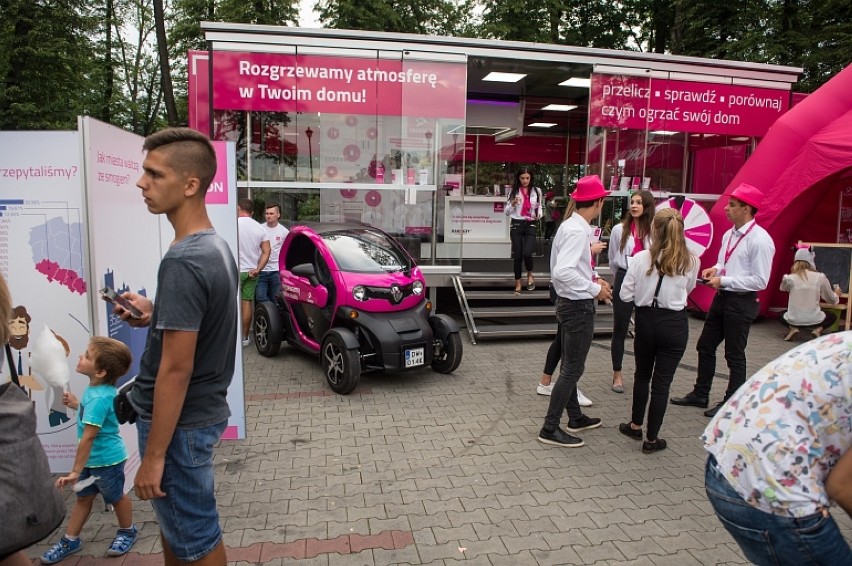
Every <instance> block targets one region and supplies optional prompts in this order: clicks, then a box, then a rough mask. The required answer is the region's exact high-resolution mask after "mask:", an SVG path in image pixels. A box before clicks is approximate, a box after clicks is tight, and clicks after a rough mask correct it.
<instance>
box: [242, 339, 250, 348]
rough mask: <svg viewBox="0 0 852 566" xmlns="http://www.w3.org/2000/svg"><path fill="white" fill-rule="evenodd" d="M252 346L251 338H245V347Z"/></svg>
mask: <svg viewBox="0 0 852 566" xmlns="http://www.w3.org/2000/svg"><path fill="white" fill-rule="evenodd" d="M246 346H251V338H243V348H245V347H246Z"/></svg>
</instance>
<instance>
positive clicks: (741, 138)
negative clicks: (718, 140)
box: [731, 136, 749, 141]
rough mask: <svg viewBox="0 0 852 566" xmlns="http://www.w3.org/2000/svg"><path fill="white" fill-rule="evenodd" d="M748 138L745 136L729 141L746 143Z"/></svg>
mask: <svg viewBox="0 0 852 566" xmlns="http://www.w3.org/2000/svg"><path fill="white" fill-rule="evenodd" d="M748 140H749V138H748V137H747V136H739V137H736V138H731V141H748Z"/></svg>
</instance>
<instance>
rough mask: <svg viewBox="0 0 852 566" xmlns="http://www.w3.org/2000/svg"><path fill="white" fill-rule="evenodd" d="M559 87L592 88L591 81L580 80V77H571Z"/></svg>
mask: <svg viewBox="0 0 852 566" xmlns="http://www.w3.org/2000/svg"><path fill="white" fill-rule="evenodd" d="M559 86H576V87H580V88H589V87H591V86H592V79H581V78H580V77H571V78H570V79H568V80H567V81H562V82H561V83H559Z"/></svg>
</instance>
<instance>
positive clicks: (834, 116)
mask: <svg viewBox="0 0 852 566" xmlns="http://www.w3.org/2000/svg"><path fill="white" fill-rule="evenodd" d="M740 183H748V184H750V185H754V186H755V187H758V188H759V189H762V190H763V192H764V193H765V194H766V198H765V199H764V202H763V205H762V206H761V208H760V209H759V210H758V212H757V222H758V223H759V224H760V225H761V226H763V227H764V228H766V230H767V231H768V232H769V234H770V235H771V236H772V239H773V240H774V241H775V259H774V261H773V263H772V276H771V278H770V280H769V286H768V287H767V289H766V290H765V291H764V292H763V293H761V295H760V302H761V307H760V314H761V315H763V314H765V313H766V311H767V309H769V307H771V306H780V307H786V305H787V294H786V293H781V292H780V291H779V290H778V287H779V285H780V280H781V276H782V275H784V274H785V273H788V272H789V269H790V266H791V265H792V264H793V252H792V250H791V247H792V245H793V244H794V243H795V242H797V241H798V240H803V241H811V242H836V241H837V214H838V206H839V202H840V191H841V190H842V189H843V188H844V187H849V186H852V65H850V66H848V67H846V68H845V69H844V70H843V71H841V72H840V73H838V74H837V75H836V76H835V77H833V78H832V79H831V80H830V81H828V82H827V83H825V84H824V85H823V86H822V87H820V88H819V89H817V90H816V91H815V92H814V93H813V94H812V95H810V96H808V97H807V98H805V99H804V100H803V101H802V102H800V103H799V104H797V105H796V106H794V107H793V108H792V109H791V110H790V111H789V112H787V113H786V114H784V115H783V116H781V117H780V118H779V119H778V120H777V121H776V122H775V124H773V125H772V127H771V128H770V129H769V132H767V134H766V136H765V137H764V138H763V139H762V140H761V141H760V143H759V144H758V145H757V148H756V149H755V151H754V153H753V154H752V156H751V157H750V158H749V159H748V161H746V163H745V165H743V167H742V168H741V169H740V171H739V173H737V175H736V176H735V177H734V179H733V180H732V181H731V183H730V185H728V187H727V188H726V189H725V192H724V193H723V194H722V196H721V197H719V200H718V201H717V202H716V204H715V205H714V206H713V208H712V209H711V211H710V220H711V221H712V222H713V229H714V233H715V234H716V235H717V236H716V238H714V242H713V243H712V244H711V245H710V247H709V248H708V249H707V251H706V252H705V253H704V255H703V256H702V261H701V263H702V268H704V267H708V266H711V265H713V264H714V263H715V262H716V259H717V257H718V254H719V246H720V240H721V235H722V234H724V233H725V231H726V230H727V229H728V228H730V226H731V224H730V222H729V221H728V219H727V218H726V216H725V205H726V204H727V203H728V195H729V194H730V193H731V192H732V191H733V190H734V188H735V187H736V186H738V185H739V184H740ZM713 293H714V292H713V290H712V289H710V288H708V287H705V286H703V285H699V286H698V287H697V288H696V289H695V291H694V292H693V293H692V295H690V298H691V299H692V300H693V301H694V303H695V305H696V306H697V307H698V308H699V309H701V310H702V311H705V312H706V311H707V309H709V308H710V302H711V301H712V300H713Z"/></svg>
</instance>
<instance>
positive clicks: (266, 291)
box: [254, 271, 281, 303]
mask: <svg viewBox="0 0 852 566" xmlns="http://www.w3.org/2000/svg"><path fill="white" fill-rule="evenodd" d="M280 292H281V275H280V274H279V273H278V272H277V271H261V272H260V275H259V276H258V278H257V287H256V288H255V290H254V299H255V300H256V301H257V302H259V303H262V302H263V301H273V300H275V295H277V294H278V293H280Z"/></svg>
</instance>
